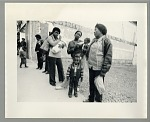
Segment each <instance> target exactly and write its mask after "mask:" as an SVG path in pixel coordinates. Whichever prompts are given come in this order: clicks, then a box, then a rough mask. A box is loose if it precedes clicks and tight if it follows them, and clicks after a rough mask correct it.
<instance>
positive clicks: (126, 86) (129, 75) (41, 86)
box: [17, 58, 137, 103]
mask: <svg viewBox="0 0 150 122" xmlns="http://www.w3.org/2000/svg"><path fill="white" fill-rule="evenodd" d="M62 61H63V66H64V71H65V73H66V71H67V67H68V65H69V64H70V63H71V60H68V59H63V60H62ZM18 62H20V59H19V58H18ZM28 66H29V68H22V69H20V68H19V63H18V81H17V82H18V84H17V85H18V92H17V93H18V101H22V102H82V101H83V99H85V98H86V97H87V96H88V94H89V81H88V79H89V75H88V67H87V65H85V68H84V80H83V82H82V83H81V87H80V91H79V93H80V94H79V97H78V98H75V97H73V98H68V96H67V92H68V90H55V87H53V86H51V85H50V84H49V82H48V79H49V76H48V75H46V74H43V73H42V71H43V70H36V67H37V65H36V63H35V62H31V61H30V60H28ZM57 85H59V84H57ZM105 88H106V91H105V93H104V95H103V102H121V103H124V102H129V103H131V102H137V67H136V66H132V65H122V64H117V65H116V64H115V65H113V66H112V67H111V69H110V71H109V72H108V73H107V74H106V77H105Z"/></svg>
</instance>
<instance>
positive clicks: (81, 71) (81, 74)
mask: <svg viewBox="0 0 150 122" xmlns="http://www.w3.org/2000/svg"><path fill="white" fill-rule="evenodd" d="M83 75H84V74H83V67H81V82H82V81H83Z"/></svg>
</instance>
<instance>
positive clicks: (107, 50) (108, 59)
mask: <svg viewBox="0 0 150 122" xmlns="http://www.w3.org/2000/svg"><path fill="white" fill-rule="evenodd" d="M94 42H95V39H94V40H93V41H92V42H91V44H90V46H89V49H88V51H87V54H86V56H87V59H88V57H89V51H90V47H91V45H92V44H93V43H94ZM102 50H103V54H104V57H103V58H104V61H103V64H102V68H101V72H100V76H105V74H106V73H107V72H108V71H109V69H110V67H111V64H112V44H111V42H110V40H109V39H108V38H107V37H106V36H105V38H104V39H103V40H102Z"/></svg>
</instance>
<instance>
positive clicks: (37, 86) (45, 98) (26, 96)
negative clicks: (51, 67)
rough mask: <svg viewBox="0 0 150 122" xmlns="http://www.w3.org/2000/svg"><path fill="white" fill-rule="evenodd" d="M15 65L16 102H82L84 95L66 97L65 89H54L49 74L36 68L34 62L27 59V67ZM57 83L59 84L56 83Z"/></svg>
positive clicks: (66, 91)
mask: <svg viewBox="0 0 150 122" xmlns="http://www.w3.org/2000/svg"><path fill="white" fill-rule="evenodd" d="M17 61H18V65H17V101H18V102H82V101H83V99H84V96H83V95H82V94H80V93H79V96H78V97H77V98H76V97H74V96H73V97H72V98H68V95H67V93H68V89H67V90H55V87H54V86H51V85H50V84H49V81H48V80H49V75H47V74H44V73H42V71H43V70H37V69H36V67H37V65H36V63H35V62H32V61H30V60H28V64H27V65H28V66H29V68H24V66H22V68H19V63H20V59H19V57H18V60H17ZM57 85H60V84H58V83H57Z"/></svg>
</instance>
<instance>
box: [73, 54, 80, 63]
mask: <svg viewBox="0 0 150 122" xmlns="http://www.w3.org/2000/svg"><path fill="white" fill-rule="evenodd" d="M79 61H80V54H76V55H75V57H74V63H75V64H78V63H79Z"/></svg>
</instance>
